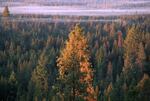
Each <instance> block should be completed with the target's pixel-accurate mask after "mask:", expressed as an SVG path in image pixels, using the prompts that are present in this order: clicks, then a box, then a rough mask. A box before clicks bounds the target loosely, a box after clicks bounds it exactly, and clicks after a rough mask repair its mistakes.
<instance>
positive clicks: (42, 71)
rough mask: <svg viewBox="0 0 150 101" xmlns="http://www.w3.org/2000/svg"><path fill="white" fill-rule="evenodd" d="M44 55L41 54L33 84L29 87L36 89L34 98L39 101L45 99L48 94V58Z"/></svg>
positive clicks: (33, 74) (33, 76)
mask: <svg viewBox="0 0 150 101" xmlns="http://www.w3.org/2000/svg"><path fill="white" fill-rule="evenodd" d="M43 55H44V53H42V54H41V56H40V59H39V61H38V65H37V67H36V68H35V69H34V71H33V73H32V77H31V83H30V85H29V86H30V88H31V87H34V89H33V90H34V91H33V92H34V95H33V97H34V98H36V99H38V100H42V99H45V98H46V97H47V92H48V73H47V67H46V61H47V58H45V57H44V56H43ZM31 92H32V91H31Z"/></svg>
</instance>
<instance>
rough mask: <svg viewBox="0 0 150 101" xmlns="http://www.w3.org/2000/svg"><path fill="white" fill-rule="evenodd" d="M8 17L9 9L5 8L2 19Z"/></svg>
mask: <svg viewBox="0 0 150 101" xmlns="http://www.w3.org/2000/svg"><path fill="white" fill-rule="evenodd" d="M8 16H9V9H8V6H6V7H5V8H4V11H3V17H8Z"/></svg>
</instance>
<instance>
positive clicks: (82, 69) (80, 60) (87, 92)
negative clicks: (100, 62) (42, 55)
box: [57, 25, 94, 101]
mask: <svg viewBox="0 0 150 101" xmlns="http://www.w3.org/2000/svg"><path fill="white" fill-rule="evenodd" d="M89 61H90V55H89V50H88V43H87V39H86V38H85V36H84V35H83V31H82V29H81V28H80V27H79V25H76V26H75V28H74V30H73V31H72V32H71V33H70V34H69V39H68V41H67V42H66V45H65V47H64V49H63V50H62V51H61V54H60V56H59V58H58V59H57V66H58V67H59V80H60V81H61V84H62V85H61V87H62V94H63V95H64V99H65V101H78V100H87V101H93V100H94V89H93V87H92V79H93V78H92V76H93V71H92V68H91V63H90V62H89Z"/></svg>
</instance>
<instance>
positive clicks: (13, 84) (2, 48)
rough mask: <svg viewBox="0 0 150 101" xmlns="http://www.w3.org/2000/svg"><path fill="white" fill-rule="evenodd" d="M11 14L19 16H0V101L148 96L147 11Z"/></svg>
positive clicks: (109, 100)
mask: <svg viewBox="0 0 150 101" xmlns="http://www.w3.org/2000/svg"><path fill="white" fill-rule="evenodd" d="M6 15H7V14H6ZM11 17H13V18H15V19H23V20H12V19H10V18H9V17H5V18H3V17H0V101H150V15H131V16H129V15H126V16H111V17H103V16H101V17H86V16H84V17H80V16H79V17H69V16H46V18H48V17H50V18H52V19H63V20H65V19H71V20H72V19H76V21H68V22H67V21H44V22H43V21H40V20H39V21H32V20H33V19H34V18H41V16H35V15H14V16H13V15H11ZM42 17H43V16H42ZM25 18H30V19H31V20H29V21H26V20H24V19H25ZM84 19H86V21H83V20H84ZM95 19H104V20H106V19H114V20H115V19H119V20H115V21H114V20H112V21H101V22H99V21H97V20H96V21H95Z"/></svg>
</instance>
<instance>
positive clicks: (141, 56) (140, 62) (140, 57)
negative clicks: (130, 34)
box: [136, 43, 146, 70]
mask: <svg viewBox="0 0 150 101" xmlns="http://www.w3.org/2000/svg"><path fill="white" fill-rule="evenodd" d="M145 59H146V56H145V51H144V47H143V44H142V43H140V45H139V47H138V52H137V59H136V62H137V64H138V65H139V66H140V67H141V68H142V70H143V66H144V63H143V62H144V60H145Z"/></svg>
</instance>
